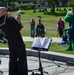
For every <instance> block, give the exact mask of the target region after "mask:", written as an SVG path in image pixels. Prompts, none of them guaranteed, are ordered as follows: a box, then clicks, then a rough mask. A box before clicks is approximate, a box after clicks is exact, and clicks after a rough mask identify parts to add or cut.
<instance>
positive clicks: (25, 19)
mask: <svg viewBox="0 0 74 75" xmlns="http://www.w3.org/2000/svg"><path fill="white" fill-rule="evenodd" d="M67 10H68V8H67ZM48 11H50V10H49V9H48ZM22 12H23V14H22V15H21V22H22V24H23V26H24V28H23V29H22V30H21V34H22V36H30V23H29V21H30V19H31V18H32V17H33V18H34V19H35V21H36V25H37V24H38V16H42V23H43V24H44V26H45V28H46V37H59V35H58V32H57V21H58V18H59V17H62V19H64V16H65V14H66V13H65V12H63V11H62V12H57V13H50V12H49V13H47V14H44V13H43V12H38V10H37V12H36V13H33V10H22ZM11 14H12V16H14V17H15V16H16V12H11ZM65 26H66V27H68V23H65ZM13 34H14V33H13ZM25 44H26V48H31V45H32V42H25ZM0 47H8V45H7V44H2V43H0ZM66 47H67V45H59V44H58V43H52V44H51V46H50V48H49V50H50V51H54V52H62V53H67V54H74V52H73V51H66V50H65V49H66Z"/></svg>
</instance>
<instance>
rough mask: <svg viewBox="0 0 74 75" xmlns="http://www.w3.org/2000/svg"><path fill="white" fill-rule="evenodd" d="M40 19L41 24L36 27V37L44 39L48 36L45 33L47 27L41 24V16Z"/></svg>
mask: <svg viewBox="0 0 74 75" xmlns="http://www.w3.org/2000/svg"><path fill="white" fill-rule="evenodd" d="M38 17H39V24H38V25H37V26H36V37H37V36H38V37H44V36H45V34H46V31H45V27H44V25H43V24H42V23H41V16H38Z"/></svg>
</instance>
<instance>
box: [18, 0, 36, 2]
mask: <svg viewBox="0 0 74 75" xmlns="http://www.w3.org/2000/svg"><path fill="white" fill-rule="evenodd" d="M18 2H19V3H28V2H32V3H36V2H37V0H18Z"/></svg>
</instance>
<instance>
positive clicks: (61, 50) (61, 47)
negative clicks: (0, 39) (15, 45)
mask: <svg viewBox="0 0 74 75" xmlns="http://www.w3.org/2000/svg"><path fill="white" fill-rule="evenodd" d="M24 43H25V45H26V48H29V49H31V46H32V42H26V41H25V42H24ZM67 46H68V45H60V44H59V43H55V42H54V43H53V42H52V43H51V46H50V47H49V51H53V52H59V53H65V54H72V55H74V51H66V48H67ZM0 47H8V44H7V43H6V44H3V43H0Z"/></svg>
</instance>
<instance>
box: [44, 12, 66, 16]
mask: <svg viewBox="0 0 74 75" xmlns="http://www.w3.org/2000/svg"><path fill="white" fill-rule="evenodd" d="M44 14H45V15H54V16H65V15H66V12H44Z"/></svg>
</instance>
